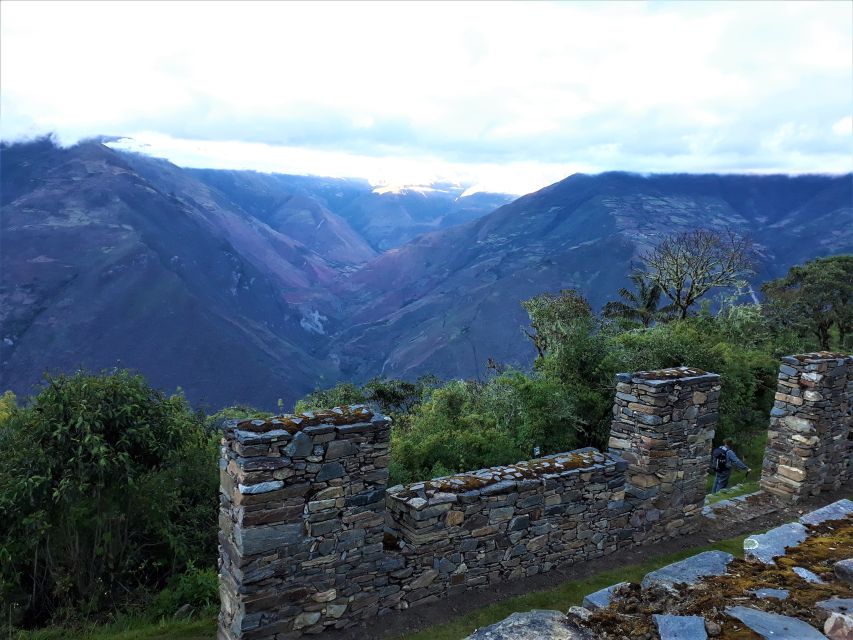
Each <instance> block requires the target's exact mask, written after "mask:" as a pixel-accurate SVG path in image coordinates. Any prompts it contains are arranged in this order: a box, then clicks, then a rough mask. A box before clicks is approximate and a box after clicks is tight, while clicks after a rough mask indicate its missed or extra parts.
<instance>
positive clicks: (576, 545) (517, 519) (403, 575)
mask: <svg viewBox="0 0 853 640" xmlns="http://www.w3.org/2000/svg"><path fill="white" fill-rule="evenodd" d="M624 471H625V462H624V461H622V460H621V459H619V458H618V457H616V456H611V455H606V454H601V453H599V452H598V451H597V450H595V449H580V450H577V451H573V452H570V453H563V454H556V455H553V456H547V457H544V458H540V459H537V460H530V461H527V462H521V463H518V464H515V465H510V466H506V467H494V468H490V469H482V470H480V471H476V472H471V473H465V474H459V475H456V476H450V477H447V478H437V479H434V480H431V481H429V482H419V483H414V484H411V485H407V486H405V487H404V486H398V487H393V488H391V489H389V492H388V501H387V504H388V512H387V514H388V523H389V531H390V533H391V534H392V535H394V536H395V537H396V539H397V543H396V544H397V546H398V547H399V548H400V549H401V551H400V554H399V556H397V558H398V562H399V564H400V566H399V571H398V575H397V576H392V584H393V583H396V584H399V585H400V586H401V592H400V595H399V600H398V601H399V603H400V604H401V605H402V606H403V607H408V606H412V605H416V604H419V603H421V602H429V601H432V600H435V599H437V598H444V597H448V596H453V595H458V594H461V593H463V592H464V591H466V590H469V589H477V588H482V587H488V586H490V585H494V584H496V583H498V582H504V581H507V580H513V579H516V578H521V577H525V576H532V575H535V574H537V573H541V572H547V571H548V570H550V569H551V568H552V567H554V566H557V565H566V564H571V563H573V562H575V561H577V560H585V559H589V558H594V557H597V556H601V555H604V554H606V553H611V552H613V551H615V550H616V549H617V548H618V547H620V546H625V545H626V544H628V542H629V540H630V535H626V527H627V526H628V513H627V508H626V506H625V502H624V496H625V490H624V489H625V487H624V485H625V473H624Z"/></svg>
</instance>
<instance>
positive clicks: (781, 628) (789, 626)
mask: <svg viewBox="0 0 853 640" xmlns="http://www.w3.org/2000/svg"><path fill="white" fill-rule="evenodd" d="M726 613H727V614H728V615H730V616H732V617H733V618H737V619H738V620H740V621H741V622H742V623H743V624H745V625H746V626H747V627H749V628H750V629H752V630H753V631H755V633H757V634H758V635H760V636H761V637H763V638H791V639H792V640H793V638H797V640H826V638H825V637H824V635H823V634H822V633H821V632H820V631H818V630H817V629H815V628H814V627H812V626H811V625H810V624H807V623H805V622H803V621H802V620H799V619H797V618H791V617H789V616H782V615H778V614H775V613H767V612H766V611H759V610H758V609H753V608H751V607H728V608H727V609H726Z"/></svg>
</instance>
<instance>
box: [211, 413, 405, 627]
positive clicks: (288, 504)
mask: <svg viewBox="0 0 853 640" xmlns="http://www.w3.org/2000/svg"><path fill="white" fill-rule="evenodd" d="M389 434H390V423H389V421H388V420H387V419H386V418H384V417H382V416H374V415H373V414H371V413H370V412H369V411H368V410H367V409H365V408H363V407H349V408H343V409H341V408H338V409H334V410H332V411H328V412H323V413H316V414H312V413H306V414H302V415H300V416H284V417H281V418H275V419H272V420H245V421H242V422H232V423H231V424H230V425H229V426H228V427H227V428H226V430H225V438H224V444H223V449H222V459H221V462H220V477H221V497H220V502H221V508H220V516H219V520H220V540H219V542H220V550H221V560H220V596H221V600H222V608H221V612H220V616H219V631H218V637H219V638H220V639H228V640H233V639H236V638H243V639H245V640H250V639H254V638H291V637H296V636H298V635H301V633H303V632H304V633H317V632H319V631H322V630H323V629H324V628H326V627H327V626H342V622H341V620H342V619H343V620H345V621H350V623H351V622H353V621H355V620H359V619H362V618H365V617H370V616H374V615H376V613H377V611H378V607H379V599H380V596H381V593H382V587H383V584H382V580H378V579H377V576H378V575H381V572H380V570H379V567H380V564H381V562H382V561H383V559H384V553H383V550H382V535H383V528H384V524H385V521H384V517H383V511H384V505H385V487H386V485H387V479H388V470H387V467H388V443H389Z"/></svg>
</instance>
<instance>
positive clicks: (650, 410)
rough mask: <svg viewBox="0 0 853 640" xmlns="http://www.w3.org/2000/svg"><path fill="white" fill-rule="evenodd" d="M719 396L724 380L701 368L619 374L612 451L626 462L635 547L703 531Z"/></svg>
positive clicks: (614, 408) (611, 440)
mask: <svg viewBox="0 0 853 640" xmlns="http://www.w3.org/2000/svg"><path fill="white" fill-rule="evenodd" d="M719 396H720V377H719V376H718V375H717V374H714V373H707V372H705V371H701V370H698V369H691V368H688V367H677V368H673V369H664V370H661V371H647V372H640V373H635V374H619V378H618V383H617V385H616V399H615V401H614V405H613V422H612V425H611V429H610V442H609V447H610V451H611V452H613V453H617V454H619V455H620V456H621V457H622V458H623V459H624V460H625V461H626V462H627V463H628V478H627V485H626V492H627V500H628V502H629V504H630V506H631V521H630V525H631V527H632V535H633V538H634V541H635V542H637V543H642V542H648V541H655V540H661V539H664V538H668V537H672V536H676V535H682V534H685V533H691V532H693V531H695V530H696V529H697V528H698V527H699V525H700V518H699V516H700V515H701V513H702V505H703V502H704V499H705V487H706V482H707V470H708V467H709V461H710V458H711V448H712V441H713V438H714V430H715V429H716V424H717V417H718V407H719Z"/></svg>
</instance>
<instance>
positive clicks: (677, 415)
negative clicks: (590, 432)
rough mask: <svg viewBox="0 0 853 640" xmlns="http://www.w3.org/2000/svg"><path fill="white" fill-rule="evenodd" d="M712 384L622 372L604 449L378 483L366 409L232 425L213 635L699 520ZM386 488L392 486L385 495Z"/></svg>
mask: <svg viewBox="0 0 853 640" xmlns="http://www.w3.org/2000/svg"><path fill="white" fill-rule="evenodd" d="M718 393H719V378H718V376H716V375H714V374H707V373H704V372H698V371H695V370H691V369H685V368H679V369H667V370H663V371H657V372H648V373H639V374H634V375H633V376H623V378H622V380H621V381H620V382H619V395H618V396H617V400H616V406H615V407H614V413H615V417H614V422H613V437H612V438H611V441H610V446H611V448H612V451H611V452H610V453H599V452H598V451H596V450H594V449H580V450H577V451H573V452H568V453H561V454H555V455H551V456H546V457H544V458H539V459H536V460H530V461H526V462H521V463H517V464H515V465H509V466H505V467H494V468H490V469H482V470H479V471H474V472H467V473H463V474H458V475H455V476H449V477H446V478H436V479H433V480H430V481H427V482H420V483H413V484H409V485H406V486H402V485H401V486H396V487H392V488H391V489H388V490H387V492H386V484H387V464H388V442H389V432H390V425H389V421H388V420H387V419H386V418H384V417H382V416H374V415H373V414H371V413H370V412H369V411H368V410H367V409H365V408H363V407H347V408H343V409H335V410H332V411H329V412H323V413H318V414H304V415H301V416H282V417H280V418H276V419H271V420H254V421H250V420H244V421H239V422H237V421H235V422H233V423H231V424H229V426H228V427H227V429H226V430H225V437H224V439H223V449H222V454H223V455H222V461H221V478H222V480H221V494H222V496H221V505H222V507H221V511H220V527H221V532H220V548H221V568H220V576H221V581H220V584H221V598H222V609H221V613H220V620H219V638H220V640H238V639H239V640H262V639H272V640H285V639H290V638H296V637H300V636H302V635H304V634H313V633H320V632H322V631H323V630H325V629H332V628H342V627H346V626H350V625H353V624H357V623H359V622H362V621H364V620H365V619H367V618H370V617H372V616H376V615H381V614H383V613H387V612H389V611H392V610H395V609H405V608H408V607H411V606H416V605H419V604H422V603H426V602H432V601H436V600H438V599H441V598H446V597H452V596H455V595H459V594H462V593H464V592H466V591H468V590H472V589H480V588H487V587H489V586H491V585H494V584H496V583H499V582H502V581H507V580H513V579H516V578H521V577H525V576H531V575H535V574H537V573H542V572H547V571H549V570H550V569H551V568H552V567H555V566H557V565H563V566H565V565H568V564H572V563H575V562H579V561H583V560H587V559H590V558H594V557H598V556H602V555H605V554H607V553H611V552H613V551H615V550H616V549H618V548H621V547H625V546H629V545H632V544H641V543H644V542H647V541H649V540H659V539H662V538H664V537H668V536H676V535H679V534H681V533H684V532H686V531H691V530H693V529H694V526H693V523H694V521H696V518H697V517H698V514H699V513H700V512H701V508H700V507H701V503H702V499H703V497H704V487H705V478H706V469H707V466H708V457H709V455H710V442H711V438H712V437H713V429H714V423H715V421H716V407H717V395H718ZM386 494H387V495H386Z"/></svg>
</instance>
